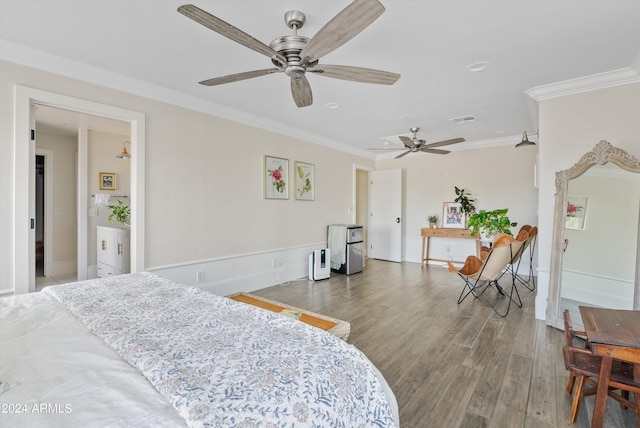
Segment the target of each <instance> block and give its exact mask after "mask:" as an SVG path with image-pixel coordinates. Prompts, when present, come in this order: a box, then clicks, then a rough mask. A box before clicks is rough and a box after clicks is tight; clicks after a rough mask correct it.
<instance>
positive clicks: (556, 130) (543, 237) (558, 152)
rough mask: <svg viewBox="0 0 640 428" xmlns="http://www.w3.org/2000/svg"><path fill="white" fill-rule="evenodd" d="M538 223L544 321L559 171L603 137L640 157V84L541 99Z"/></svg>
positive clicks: (538, 314) (540, 314) (538, 308)
mask: <svg viewBox="0 0 640 428" xmlns="http://www.w3.org/2000/svg"><path fill="white" fill-rule="evenodd" d="M538 113H539V120H540V122H539V123H540V136H539V138H540V142H539V170H540V193H539V204H540V222H539V223H540V225H539V235H538V243H539V245H538V249H539V252H538V263H539V267H538V273H539V277H538V293H537V295H536V318H537V319H545V318H546V310H547V298H548V294H549V269H550V265H551V238H552V231H553V214H554V212H553V211H554V202H555V192H556V189H555V173H556V171H562V170H565V169H568V168H570V167H571V166H573V165H574V164H575V163H576V162H578V160H579V159H580V157H581V156H582V155H583V154H584V153H586V152H589V151H591V150H592V149H593V148H594V147H595V145H596V144H597V143H598V141H600V140H607V141H609V142H610V143H611V144H612V145H614V146H616V147H619V148H621V149H624V150H626V151H627V152H629V153H630V154H632V155H634V156H636V157H640V84H639V83H631V84H626V85H620V86H615V87H611V88H606V89H597V90H593V91H590V92H582V93H578V94H571V95H566V96H559V97H555V98H546V99H541V100H540V101H539V103H538Z"/></svg>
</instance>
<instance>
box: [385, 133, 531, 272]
mask: <svg viewBox="0 0 640 428" xmlns="http://www.w3.org/2000/svg"><path fill="white" fill-rule="evenodd" d="M516 143H517V141H516V142H514V144H513V145H510V146H500V147H489V148H483V149H475V150H464V151H455V152H451V153H449V154H448V155H431V154H410V155H407V156H405V157H402V158H400V159H385V160H378V161H376V169H392V168H403V169H404V171H405V174H404V175H405V183H404V197H403V205H404V210H405V213H404V228H403V237H404V243H403V245H404V248H403V254H405V260H408V261H412V262H420V252H421V249H422V238H421V236H420V229H421V228H423V227H429V224H428V222H427V216H428V215H429V214H433V213H438V215H439V217H440V224H439V225H438V226H439V227H441V226H442V207H443V203H444V202H453V200H454V199H455V198H456V194H455V186H458V187H460V188H464V189H465V191H467V192H469V193H471V197H472V199H475V200H476V201H475V202H474V205H475V206H476V209H478V210H480V209H485V210H493V209H498V208H508V209H509V212H508V216H509V218H510V219H511V221H514V222H517V223H518V226H517V227H516V228H514V229H515V232H517V230H518V229H519V228H520V226H522V225H524V224H530V225H537V224H538V220H537V190H536V188H535V186H534V166H535V162H536V148H535V147H531V148H527V149H516V148H515V144H516ZM470 254H475V243H474V242H473V241H471V240H460V239H455V240H453V239H436V238H433V239H432V240H431V249H430V256H431V257H434V258H440V259H449V257H451V258H452V259H453V260H465V258H466V256H468V255H470ZM523 262H524V260H523ZM523 267H524V266H523ZM527 268H528V266H527Z"/></svg>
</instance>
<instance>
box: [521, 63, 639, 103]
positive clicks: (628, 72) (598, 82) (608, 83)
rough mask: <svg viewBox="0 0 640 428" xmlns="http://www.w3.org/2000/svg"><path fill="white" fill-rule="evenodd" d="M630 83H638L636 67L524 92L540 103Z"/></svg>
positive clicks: (542, 86)
mask: <svg viewBox="0 0 640 428" xmlns="http://www.w3.org/2000/svg"><path fill="white" fill-rule="evenodd" d="M630 83H640V73H639V72H638V69H637V67H636V66H633V67H626V68H621V69H618V70H613V71H607V72H604V73H599V74H592V75H590V76H585V77H580V78H577V79H570V80H565V81H562V82H556V83H551V84H548V85H541V86H536V87H533V88H531V89H528V90H526V91H525V94H527V95H528V96H529V97H530V98H532V99H533V100H534V101H536V102H540V101H542V100H546V99H550V98H557V97H563V96H566V95H573V94H579V93H582V92H589V91H594V90H597V89H605V88H611V87H614V86H620V85H627V84H630Z"/></svg>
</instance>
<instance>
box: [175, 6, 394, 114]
mask: <svg viewBox="0 0 640 428" xmlns="http://www.w3.org/2000/svg"><path fill="white" fill-rule="evenodd" d="M384 10H385V9H384V6H382V4H381V3H380V2H379V1H378V0H355V1H354V2H353V3H351V4H350V5H349V6H347V7H346V8H344V9H343V10H342V11H341V12H339V13H338V14H337V15H336V16H334V17H333V19H331V20H330V21H329V22H328V23H327V24H325V26H324V27H322V28H321V29H320V31H318V32H317V33H316V35H315V36H313V37H312V38H311V39H309V38H307V37H303V36H298V33H297V31H298V29H299V28H302V26H303V25H304V22H305V19H306V18H305V15H304V14H303V13H302V12H300V11H297V10H291V11H288V12H286V13H285V16H284V18H285V22H286V24H287V26H288V27H289V28H291V29H292V30H293V34H291V35H288V36H282V37H278V38H277V39H275V40H273V41H272V42H271V43H270V44H269V46H267V45H265V44H264V43H262V42H260V41H258V40H256V39H254V38H253V37H251V36H250V35H248V34H246V33H244V32H243V31H241V30H240V29H238V28H236V27H234V26H233V25H231V24H228V23H226V22H225V21H223V20H221V19H220V18H217V17H215V16H213V15H211V14H210V13H208V12H205V11H204V10H202V9H200V8H199V7H196V6H194V5H191V4H185V5H182V6H180V7H179V8H178V12H180V13H182V14H183V15H185V16H186V17H188V18H191V19H192V20H194V21H196V22H197V23H199V24H202V25H204V26H205V27H207V28H209V29H211V30H213V31H215V32H217V33H219V34H221V35H223V36H225V37H227V38H229V39H231V40H233V41H235V42H237V43H240V44H241V45H243V46H246V47H248V48H249V49H253V50H254V51H256V52H259V53H261V54H263V55H266V56H268V57H269V58H270V59H271V62H272V63H273V65H275V68H266V69H262V70H254V71H246V72H243V73H237V74H230V75H228V76H222V77H215V78H213V79H207V80H203V81H201V82H200V84H202V85H206V86H214V85H221V84H224V83H231V82H237V81H240V80H246V79H251V78H254V77H260V76H265V75H267V74H273V73H284V74H286V75H287V76H289V77H290V78H291V94H292V95H293V100H294V101H295V103H296V105H297V106H298V107H306V106H310V105H311V104H313V95H312V92H311V86H310V85H309V81H308V80H307V78H306V76H305V74H306V73H307V72H309V73H316V74H318V75H320V76H326V77H333V78H334V79H342V80H351V81H354V82H362V83H376V84H382V85H392V84H394V83H395V82H396V81H397V80H398V79H399V78H400V75H399V74H396V73H390V72H388V71H381V70H374V69H370V68H362V67H351V66H344V65H326V64H319V59H320V57H322V56H324V55H326V54H328V53H329V52H332V51H333V50H335V49H337V48H338V47H340V46H342V45H343V44H345V43H346V42H348V41H349V40H351V39H352V38H353V37H354V36H356V35H357V34H358V33H360V32H361V31H362V30H364V29H365V28H366V27H367V26H369V25H370V24H371V23H372V22H373V21H375V20H376V19H377V18H378V17H379V16H380V15H381V14H382V13H383V12H384Z"/></svg>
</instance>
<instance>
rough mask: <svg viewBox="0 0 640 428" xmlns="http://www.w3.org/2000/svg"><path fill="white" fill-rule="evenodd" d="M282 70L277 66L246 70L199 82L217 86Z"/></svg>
mask: <svg viewBox="0 0 640 428" xmlns="http://www.w3.org/2000/svg"><path fill="white" fill-rule="evenodd" d="M281 71H282V70H279V69H277V68H267V69H264V70H253V71H245V72H244V73H236V74H229V75H227V76H221V77H214V78H212V79H207V80H203V81H202V82H198V83H200V84H201V85H205V86H216V85H222V84H224V83H231V82H237V81H240V80H247V79H252V78H254V77H260V76H265V75H267V74H272V73H278V72H281Z"/></svg>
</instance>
